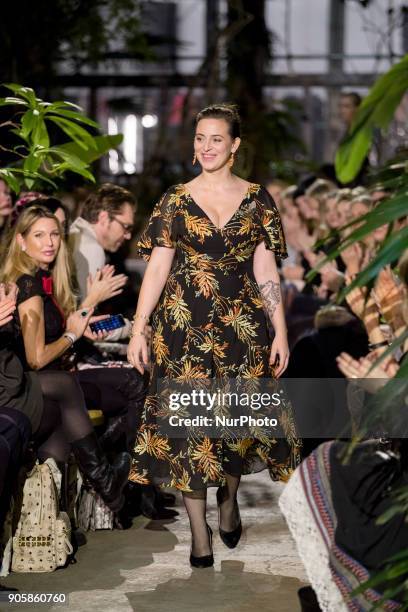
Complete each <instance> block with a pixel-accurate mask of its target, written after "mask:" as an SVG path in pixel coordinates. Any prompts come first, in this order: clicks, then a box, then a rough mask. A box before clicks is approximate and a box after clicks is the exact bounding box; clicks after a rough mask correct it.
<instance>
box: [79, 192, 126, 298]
mask: <svg viewBox="0 0 408 612" xmlns="http://www.w3.org/2000/svg"><path fill="white" fill-rule="evenodd" d="M135 209H136V202H135V199H134V197H133V195H132V194H131V193H130V191H128V190H127V189H123V187H119V186H117V185H113V184H111V183H104V184H103V185H101V187H100V188H99V189H98V190H97V191H96V192H94V193H92V194H91V195H90V196H89V197H88V198H87V200H86V201H85V203H84V205H83V207H82V211H81V216H80V217H78V218H77V219H76V220H75V221H74V223H73V224H72V226H71V229H70V239H71V241H72V249H73V257H74V262H75V266H76V273H77V281H78V286H79V291H80V298H81V300H83V299H84V297H85V296H86V293H87V278H88V276H89V274H91V275H92V276H94V275H95V273H96V272H97V270H101V269H102V268H103V266H104V265H105V264H106V263H107V257H106V252H109V253H115V252H116V251H117V250H118V249H119V248H120V247H121V246H122V244H123V243H124V241H125V240H129V239H130V238H131V236H132V231H133V223H134V215H135Z"/></svg>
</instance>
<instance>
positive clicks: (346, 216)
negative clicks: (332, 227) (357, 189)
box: [336, 200, 350, 227]
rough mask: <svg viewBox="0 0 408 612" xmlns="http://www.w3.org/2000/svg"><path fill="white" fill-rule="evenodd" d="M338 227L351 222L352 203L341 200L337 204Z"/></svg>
mask: <svg viewBox="0 0 408 612" xmlns="http://www.w3.org/2000/svg"><path fill="white" fill-rule="evenodd" d="M336 210H337V216H338V222H339V224H338V227H341V226H342V225H346V223H348V222H349V221H350V202H349V201H348V200H339V201H338V202H337V208H336Z"/></svg>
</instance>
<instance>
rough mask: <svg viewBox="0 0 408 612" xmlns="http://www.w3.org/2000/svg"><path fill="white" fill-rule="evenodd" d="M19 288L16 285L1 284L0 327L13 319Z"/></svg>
mask: <svg viewBox="0 0 408 612" xmlns="http://www.w3.org/2000/svg"><path fill="white" fill-rule="evenodd" d="M17 293H18V288H17V285H16V284H15V283H8V284H7V285H6V284H4V283H0V327H2V326H3V325H6V324H7V323H9V322H10V321H11V320H12V319H13V312H14V311H15V309H16V300H17Z"/></svg>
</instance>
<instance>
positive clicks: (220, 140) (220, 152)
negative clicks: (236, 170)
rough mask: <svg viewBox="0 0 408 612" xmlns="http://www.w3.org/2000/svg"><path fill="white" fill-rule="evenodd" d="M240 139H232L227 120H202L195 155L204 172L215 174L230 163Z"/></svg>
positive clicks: (196, 139) (196, 140)
mask: <svg viewBox="0 0 408 612" xmlns="http://www.w3.org/2000/svg"><path fill="white" fill-rule="evenodd" d="M239 143H240V139H239V138H235V140H234V139H233V138H232V137H231V135H230V132H229V125H228V123H227V122H226V121H225V119H210V118H208V119H201V121H199V122H198V123H197V127H196V133H195V137H194V153H195V154H196V157H197V160H198V161H199V163H200V165H201V167H202V168H203V170H206V171H207V172H215V171H216V170H219V169H220V168H222V167H223V166H225V164H226V163H227V162H228V161H229V159H230V157H231V153H235V152H236V150H237V149H238V147H239Z"/></svg>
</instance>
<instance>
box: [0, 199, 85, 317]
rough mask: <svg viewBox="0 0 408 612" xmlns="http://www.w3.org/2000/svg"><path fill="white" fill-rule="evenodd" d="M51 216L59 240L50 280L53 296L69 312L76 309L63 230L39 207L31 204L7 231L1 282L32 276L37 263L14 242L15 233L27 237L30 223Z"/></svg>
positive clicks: (55, 218) (36, 268) (31, 224)
mask: <svg viewBox="0 0 408 612" xmlns="http://www.w3.org/2000/svg"><path fill="white" fill-rule="evenodd" d="M44 218H46V219H52V220H53V221H55V223H56V224H57V226H58V230H59V232H60V236H61V243H60V247H59V249H58V253H57V256H56V258H55V260H54V262H53V264H52V266H51V267H50V272H51V275H52V278H53V281H54V297H55V299H56V301H57V302H58V305H59V306H60V308H61V309H62V310H63V312H64V313H65V315H69V314H70V313H71V312H73V311H74V310H75V308H76V296H75V293H74V289H73V287H72V282H71V278H72V266H71V262H70V256H69V253H68V248H67V244H66V242H65V239H64V232H63V229H62V227H61V224H60V222H59V221H58V219H57V217H56V216H55V215H53V214H52V212H50V211H49V210H47V209H46V208H44V207H43V206H31V207H29V208H27V210H24V211H23V212H22V213H21V215H20V216H19V217H18V219H17V222H16V224H15V225H14V227H12V228H11V229H10V230H9V233H8V236H7V238H6V241H5V244H4V247H3V249H2V254H1V255H2V256H1V260H2V261H3V262H4V263H3V266H2V269H1V273H0V278H1V279H2V281H3V282H12V283H15V282H16V281H17V280H18V279H19V278H20V276H22V275H23V274H30V275H31V276H34V274H35V273H36V271H37V270H38V264H37V262H36V261H34V259H33V258H32V257H30V255H28V254H27V252H26V251H23V250H22V248H21V246H20V245H19V243H18V240H17V236H18V235H19V234H21V235H22V236H23V237H25V236H28V234H29V233H30V231H31V228H32V227H33V225H34V223H36V222H37V221H39V220H40V219H44Z"/></svg>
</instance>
